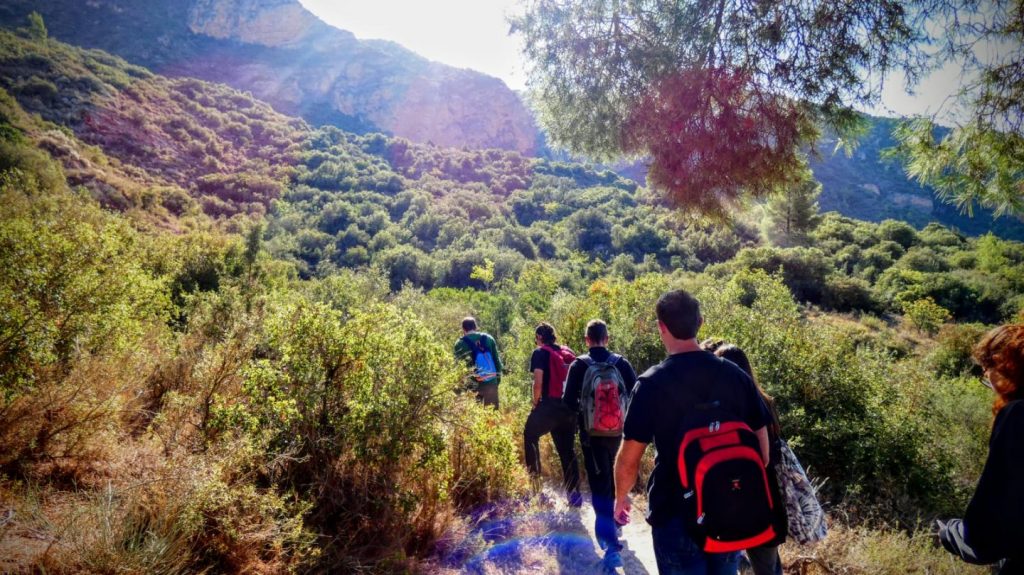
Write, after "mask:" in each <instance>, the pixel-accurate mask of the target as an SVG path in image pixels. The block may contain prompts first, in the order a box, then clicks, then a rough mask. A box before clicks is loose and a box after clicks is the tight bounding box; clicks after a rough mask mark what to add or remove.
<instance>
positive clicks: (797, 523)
mask: <svg viewBox="0 0 1024 575" xmlns="http://www.w3.org/2000/svg"><path fill="white" fill-rule="evenodd" d="M775 470H776V473H777V474H778V476H779V487H781V488H782V493H783V495H784V496H785V498H786V514H787V515H788V516H789V536H790V537H792V538H793V539H795V540H796V541H797V543H799V544H801V545H807V544H808V543H817V542H818V541H821V540H822V539H824V538H825V536H826V535H828V526H827V525H826V524H825V511H824V510H822V508H821V504H820V503H819V502H818V498H817V496H816V495H815V492H816V491H817V489H815V487H814V485H812V484H811V480H810V479H808V478H807V473H805V472H804V468H803V466H802V465H800V460H798V459H797V458H796V454H794V453H793V450H792V449H790V448H789V445H787V444H786V442H785V441H782V460H781V461H779V464H778V465H777V466H776V468H775Z"/></svg>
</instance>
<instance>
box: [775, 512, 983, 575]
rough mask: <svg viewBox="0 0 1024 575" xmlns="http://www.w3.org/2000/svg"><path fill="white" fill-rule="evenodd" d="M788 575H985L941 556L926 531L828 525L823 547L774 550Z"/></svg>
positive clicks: (787, 546) (793, 546)
mask: <svg viewBox="0 0 1024 575" xmlns="http://www.w3.org/2000/svg"><path fill="white" fill-rule="evenodd" d="M780 553H781V555H782V564H783V565H784V566H785V572H786V573H787V574H791V575H797V574H799V575H905V574H908V573H919V574H922V575H939V574H948V575H954V574H956V575H960V574H972V573H976V574H981V573H988V569H986V568H984V567H978V566H975V565H968V564H966V563H964V562H963V561H960V560H958V559H957V558H956V557H954V556H953V555H951V554H949V553H947V552H946V551H945V550H944V549H942V548H941V547H939V546H938V545H937V543H936V542H935V537H934V536H933V535H931V534H930V533H928V532H927V531H920V530H919V531H917V532H915V533H914V534H913V535H907V534H906V533H905V532H903V531H898V530H894V529H887V528H883V529H878V530H875V529H869V528H867V527H847V526H844V525H841V524H836V523H833V524H832V525H831V526H830V529H829V535H828V537H827V538H826V539H825V541H823V542H821V543H819V544H817V545H814V546H799V545H796V544H794V543H786V544H785V545H783V546H782V549H781V550H780Z"/></svg>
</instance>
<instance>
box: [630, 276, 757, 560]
mask: <svg viewBox="0 0 1024 575" xmlns="http://www.w3.org/2000/svg"><path fill="white" fill-rule="evenodd" d="M656 311H657V314H658V332H659V334H660V336H661V341H662V343H663V344H664V345H665V349H666V350H667V351H668V354H669V357H668V358H667V359H665V360H664V361H662V362H661V363H660V364H658V365H656V366H654V367H652V368H651V369H649V370H647V371H646V372H645V373H644V374H643V375H641V376H640V379H639V380H638V381H637V384H636V387H635V388H634V390H633V398H632V401H631V403H630V405H629V411H628V412H627V413H626V423H625V429H624V430H623V442H622V447H621V448H620V449H619V454H618V457H617V458H616V461H615V519H616V521H618V522H619V523H626V522H627V521H628V520H629V511H630V501H629V492H630V490H632V488H633V485H634V484H635V483H636V477H637V471H638V469H639V466H640V458H641V457H642V456H643V452H644V450H645V449H646V448H647V445H648V444H649V443H651V442H654V448H655V457H654V471H653V472H652V473H651V477H650V480H649V481H648V483H647V496H648V509H647V522H648V523H650V525H651V534H652V536H653V538H654V556H655V559H656V560H657V562H658V571H659V572H660V573H662V574H669V573H671V574H691V573H694V574H696V573H700V574H704V573H709V574H725V573H729V574H730V575H734V574H735V573H736V567H737V561H738V558H739V554H738V553H704V552H703V551H702V550H701V549H700V548H699V547H697V545H696V543H695V542H694V541H693V539H691V537H690V535H689V533H688V532H687V521H686V519H685V518H686V517H690V516H693V515H695V514H696V513H695V511H694V510H693V508H692V507H691V506H692V505H693V504H694V503H693V501H692V499H691V500H687V499H686V498H684V496H683V487H682V482H681V481H680V479H679V471H678V468H677V467H676V458H677V456H678V449H679V445H678V441H679V437H680V431H681V430H680V429H679V427H678V426H679V421H680V420H682V418H683V415H684V414H686V413H688V412H689V411H690V410H692V409H694V408H695V406H696V405H698V404H701V403H706V402H708V401H711V400H716V401H718V402H720V404H721V407H722V408H723V409H725V410H727V411H729V412H731V413H732V414H733V415H735V416H736V417H737V418H738V419H740V420H742V421H743V422H745V423H746V424H747V425H748V426H749V427H750V429H752V430H754V432H755V434H756V435H757V437H758V440H759V443H760V444H761V458H762V460H763V461H764V462H765V463H766V464H767V462H768V430H767V427H766V424H767V423H768V421H770V419H769V417H770V416H769V414H768V410H767V408H766V407H765V405H764V401H763V400H762V399H761V396H760V395H759V394H758V392H757V388H756V387H755V386H754V382H753V380H751V379H750V376H748V375H747V374H746V373H744V372H743V370H741V369H740V368H738V367H736V365H735V364H733V363H731V362H728V361H725V360H722V359H720V358H717V357H715V356H714V355H713V354H711V353H708V352H706V351H704V350H702V349H701V348H700V344H699V343H698V342H697V331H698V330H699V329H700V326H701V324H702V323H703V318H702V317H701V315H700V304H699V303H698V302H697V300H696V299H694V298H693V296H691V295H690V294H688V293H686V292H685V291H682V290H676V291H670V292H667V293H665V294H664V295H662V296H661V298H660V299H659V300H658V304H657V308H656Z"/></svg>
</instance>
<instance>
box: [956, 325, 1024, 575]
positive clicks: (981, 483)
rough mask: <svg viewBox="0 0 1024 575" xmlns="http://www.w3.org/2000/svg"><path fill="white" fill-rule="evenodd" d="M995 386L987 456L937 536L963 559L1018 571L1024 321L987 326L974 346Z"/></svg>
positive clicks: (1023, 545)
mask: <svg viewBox="0 0 1024 575" xmlns="http://www.w3.org/2000/svg"><path fill="white" fill-rule="evenodd" d="M974 359H975V361H977V362H978V364H979V365H980V366H981V367H982V369H984V370H985V373H984V378H983V379H982V382H983V383H985V385H986V386H988V387H991V388H992V389H993V390H994V391H995V392H996V400H995V403H994V405H993V406H992V411H993V413H994V414H995V420H994V422H993V425H992V437H991V438H990V439H989V444H988V459H987V460H986V461H985V469H984V471H982V473H981V479H980V480H978V487H977V488H976V489H975V491H974V496H973V497H971V502H970V503H969V504H968V505H967V512H966V513H965V514H964V517H963V519H952V520H950V521H949V522H946V523H943V522H941V521H940V522H939V525H938V527H939V540H940V541H941V542H942V546H943V547H945V548H946V550H948V551H949V552H950V553H953V554H954V555H958V556H959V557H960V558H961V559H963V560H964V561H966V562H968V563H976V564H993V563H994V564H996V565H997V569H998V571H997V573H1000V574H1002V575H1009V574H1017V573H1024V325H1004V326H1001V327H997V328H996V329H994V330H992V331H990V332H988V333H987V334H985V336H984V337H983V338H982V339H981V341H980V342H979V343H978V345H977V346H976V347H975V348H974Z"/></svg>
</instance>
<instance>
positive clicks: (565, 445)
mask: <svg viewBox="0 0 1024 575" xmlns="http://www.w3.org/2000/svg"><path fill="white" fill-rule="evenodd" d="M548 433H550V434H551V439H552V440H553V441H554V443H555V451H557V452H558V459H559V460H561V462H562V478H563V482H562V485H563V487H564V488H565V491H566V493H575V492H578V491H579V489H580V468H579V464H578V463H577V462H576V451H575V449H574V448H573V441H574V440H575V438H576V414H575V413H573V412H572V411H571V410H570V409H569V408H567V407H566V406H565V404H563V403H562V400H560V399H542V400H541V402H540V403H539V404H537V407H534V408H533V411H531V412H530V415H529V416H528V417H527V418H526V427H525V428H524V429H523V444H524V447H525V450H526V468H527V469H529V470H530V474H532V475H540V438H541V436H543V435H545V434H548Z"/></svg>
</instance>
